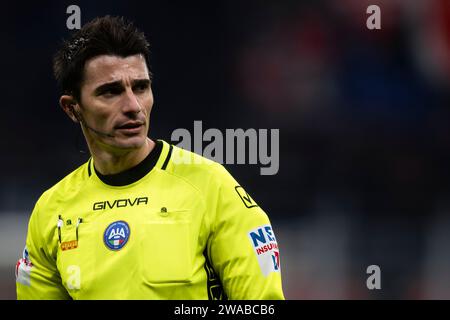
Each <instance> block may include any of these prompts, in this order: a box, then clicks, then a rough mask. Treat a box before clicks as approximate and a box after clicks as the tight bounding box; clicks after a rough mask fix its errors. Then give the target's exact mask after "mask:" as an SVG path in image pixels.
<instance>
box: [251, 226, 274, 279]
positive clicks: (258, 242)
mask: <svg viewBox="0 0 450 320" xmlns="http://www.w3.org/2000/svg"><path fill="white" fill-rule="evenodd" d="M248 236H249V238H250V241H251V243H252V246H253V248H254V249H255V254H256V257H257V259H258V262H259V266H260V267H261V271H262V273H263V274H264V275H265V276H267V275H268V274H269V273H271V272H280V252H279V250H278V243H277V239H276V238H275V234H274V233H273V230H272V227H271V226H270V225H264V226H261V227H258V228H256V229H253V230H251V231H250V232H249V233H248Z"/></svg>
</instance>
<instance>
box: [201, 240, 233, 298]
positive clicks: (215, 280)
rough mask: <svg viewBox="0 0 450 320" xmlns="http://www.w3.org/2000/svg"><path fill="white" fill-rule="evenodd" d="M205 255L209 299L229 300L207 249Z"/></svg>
mask: <svg viewBox="0 0 450 320" xmlns="http://www.w3.org/2000/svg"><path fill="white" fill-rule="evenodd" d="M203 256H204V257H205V265H204V267H205V271H206V276H207V278H208V279H207V280H206V290H207V291H208V300H228V297H227V295H226V293H225V291H224V289H223V285H222V282H221V281H220V278H219V277H218V276H217V274H216V272H215V271H214V268H213V267H212V265H211V262H210V261H209V258H208V254H207V249H206V248H205V250H204V251H203Z"/></svg>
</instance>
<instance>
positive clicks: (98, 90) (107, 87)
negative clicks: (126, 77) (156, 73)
mask: <svg viewBox="0 0 450 320" xmlns="http://www.w3.org/2000/svg"><path fill="white" fill-rule="evenodd" d="M131 82H132V85H133V86H137V85H150V79H135V80H132V81H131ZM121 88H123V84H122V81H120V80H118V81H114V82H108V83H104V84H102V85H100V86H98V87H97V88H95V90H94V94H96V95H100V94H102V93H103V92H104V91H107V90H110V89H121Z"/></svg>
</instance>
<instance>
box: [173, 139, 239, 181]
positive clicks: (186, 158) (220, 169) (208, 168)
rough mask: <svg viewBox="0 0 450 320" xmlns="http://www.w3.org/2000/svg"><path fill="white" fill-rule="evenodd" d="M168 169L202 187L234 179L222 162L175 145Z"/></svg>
mask: <svg viewBox="0 0 450 320" xmlns="http://www.w3.org/2000/svg"><path fill="white" fill-rule="evenodd" d="M167 171H168V172H169V173H171V174H174V175H176V176H178V177H180V178H183V179H185V180H187V181H189V182H190V183H192V184H194V185H196V186H199V187H202V189H204V188H205V187H206V188H207V187H208V186H209V187H211V186H212V185H218V184H220V183H222V182H223V181H224V180H228V179H233V177H232V176H231V174H230V173H229V172H228V170H227V169H226V168H225V167H224V166H223V165H222V164H220V163H218V162H216V161H213V160H211V159H208V158H206V157H204V156H201V155H199V154H197V153H195V152H192V151H189V150H186V149H183V148H180V147H178V146H175V145H172V155H171V157H170V166H168V167H167Z"/></svg>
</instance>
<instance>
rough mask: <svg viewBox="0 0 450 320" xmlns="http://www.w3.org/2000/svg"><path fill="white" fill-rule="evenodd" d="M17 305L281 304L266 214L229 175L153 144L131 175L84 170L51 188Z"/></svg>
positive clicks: (24, 262)
mask: <svg viewBox="0 0 450 320" xmlns="http://www.w3.org/2000/svg"><path fill="white" fill-rule="evenodd" d="M16 279H17V280H16V283H17V297H18V299H227V298H228V299H283V298H284V297H283V291H282V286H281V273H280V256H279V249H278V244H277V242H276V238H275V235H274V232H273V229H272V227H271V225H270V222H269V219H268V217H267V215H266V214H265V213H264V211H263V210H261V208H260V207H258V205H257V204H256V203H255V202H254V201H253V199H252V198H251V197H250V196H249V195H248V194H247V193H246V192H245V190H244V189H243V188H242V187H241V186H239V185H238V183H237V182H236V181H235V180H234V179H233V177H232V176H231V175H230V174H229V173H228V172H227V171H226V169H225V168H224V167H223V166H222V165H220V164H218V163H216V162H213V161H210V160H208V159H206V158H203V157H201V156H199V155H197V154H194V153H191V152H189V151H186V150H183V149H181V148H178V147H176V146H172V145H169V144H168V143H166V142H165V141H162V140H158V141H157V143H156V146H155V148H154V149H153V150H152V152H150V154H149V155H148V157H147V158H146V159H145V160H143V161H142V162H141V163H140V164H138V165H137V166H136V167H133V168H131V169H129V170H127V171H124V172H121V173H119V174H115V175H108V176H103V175H101V174H100V173H98V172H97V171H96V170H95V167H94V163H93V161H92V159H90V160H89V161H88V162H87V163H85V164H84V165H82V166H81V167H79V168H78V169H77V170H75V171H74V172H72V173H71V174H69V175H68V176H67V177H65V178H64V179H62V180H61V181H60V182H59V183H58V184H56V185H55V186H53V187H52V188H51V189H49V190H47V191H46V192H45V193H44V194H43V195H42V196H41V197H40V199H39V200H38V202H37V203H36V206H35V208H34V210H33V213H32V214H31V218H30V221H29V226H28V235H27V241H26V247H25V249H24V253H23V256H22V258H21V259H20V260H19V261H18V262H17V265H16Z"/></svg>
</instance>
